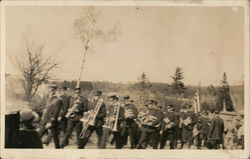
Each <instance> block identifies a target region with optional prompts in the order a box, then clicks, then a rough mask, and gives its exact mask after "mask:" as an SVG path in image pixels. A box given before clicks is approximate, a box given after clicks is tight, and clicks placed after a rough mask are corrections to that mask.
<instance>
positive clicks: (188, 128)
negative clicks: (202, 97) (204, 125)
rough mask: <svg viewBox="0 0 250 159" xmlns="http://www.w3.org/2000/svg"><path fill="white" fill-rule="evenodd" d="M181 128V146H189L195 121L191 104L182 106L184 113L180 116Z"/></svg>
mask: <svg viewBox="0 0 250 159" xmlns="http://www.w3.org/2000/svg"><path fill="white" fill-rule="evenodd" d="M180 120H181V122H180V124H181V128H182V145H181V148H185V147H186V145H188V148H189V149H190V148H191V145H192V138H193V129H194V125H195V123H196V116H195V114H194V112H193V111H192V105H187V106H185V107H184V113H183V114H182V117H181V119H180Z"/></svg>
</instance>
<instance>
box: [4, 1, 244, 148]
mask: <svg viewBox="0 0 250 159" xmlns="http://www.w3.org/2000/svg"><path fill="white" fill-rule="evenodd" d="M245 13H246V8H245V7H244V6H240V5H225V6H206V5H205V6H174V5H170V6H168V5H162V6H161V5H152V6H150V5H35V4H33V5H20V4H19V5H6V6H5V7H4V24H5V25H4V41H5V42H4V48H5V50H4V51H5V52H4V53H2V54H4V59H3V58H2V57H1V60H4V67H5V68H4V72H5V75H4V79H1V80H4V85H2V87H4V90H5V91H4V95H5V104H4V105H2V107H1V108H2V112H4V122H3V125H1V128H3V129H4V131H3V132H4V148H5V149H49V150H55V149H63V150H66V149H96V150H97V149H119V150H126V149H127V150H129V149H138V150H139V149H142V150H145V149H153V150H156V149H158V150H183V151H184V150H200V151H203V150H244V149H245V148H246V143H247V141H245V140H246V138H245V135H246V134H245V132H244V127H245V126H246V124H245V123H246V122H247V126H249V123H248V121H247V120H246V106H249V105H245V103H246V99H245V98H246V91H249V88H246V80H247V81H248V76H249V74H246V72H247V73H248V72H249V68H248V67H245V66H246V65H245V64H246V60H245V58H249V57H248V56H246V47H245V44H246V37H245V35H247V34H246V33H245V31H246V29H245V25H246V21H245V19H246V17H245V15H246V14H245ZM2 46H3V45H2ZM247 113H248V112H247ZM134 152H136V151H134ZM178 152H180V151H178Z"/></svg>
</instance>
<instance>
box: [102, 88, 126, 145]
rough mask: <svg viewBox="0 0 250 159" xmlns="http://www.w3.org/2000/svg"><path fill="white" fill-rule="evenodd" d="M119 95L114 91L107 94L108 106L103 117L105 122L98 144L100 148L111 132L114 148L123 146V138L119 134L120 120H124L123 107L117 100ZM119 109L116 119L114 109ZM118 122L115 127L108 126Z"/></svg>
mask: <svg viewBox="0 0 250 159" xmlns="http://www.w3.org/2000/svg"><path fill="white" fill-rule="evenodd" d="M118 99H119V97H118V96H117V95H116V93H110V94H109V95H108V107H107V110H106V117H105V123H104V125H103V136H102V140H101V144H100V148H101V149H105V148H106V144H107V142H108V139H109V135H110V134H111V133H112V134H113V136H114V141H115V148H116V149H121V148H122V147H123V140H122V136H121V127H120V124H121V122H122V121H124V119H125V118H124V108H123V107H121V104H120V103H119V102H118ZM116 108H118V109H119V113H118V119H116V116H115V115H114V113H115V112H114V111H115V109H116ZM116 120H117V122H118V124H117V127H116V128H114V127H109V126H110V125H111V126H114V125H115V122H116ZM110 123H112V124H110ZM115 129H116V130H115Z"/></svg>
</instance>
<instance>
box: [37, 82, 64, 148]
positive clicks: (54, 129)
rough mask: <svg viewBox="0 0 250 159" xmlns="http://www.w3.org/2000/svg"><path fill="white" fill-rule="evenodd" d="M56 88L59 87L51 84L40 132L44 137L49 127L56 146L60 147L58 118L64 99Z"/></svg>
mask: <svg viewBox="0 0 250 159" xmlns="http://www.w3.org/2000/svg"><path fill="white" fill-rule="evenodd" d="M56 89H57V87H56V86H55V85H51V86H49V98H48V100H47V102H46V107H45V109H44V112H43V115H42V119H41V124H40V127H39V130H38V133H39V136H40V137H42V136H43V135H44V134H45V132H47V131H48V129H49V130H50V131H51V134H52V138H53V140H54V143H55V148H56V149H59V148H60V143H59V132H58V120H57V119H58V116H59V113H60V111H61V106H62V101H61V100H60V99H59V98H58V97H57V96H56V93H55V92H56Z"/></svg>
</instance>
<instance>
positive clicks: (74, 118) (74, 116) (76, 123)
mask: <svg viewBox="0 0 250 159" xmlns="http://www.w3.org/2000/svg"><path fill="white" fill-rule="evenodd" d="M87 110H88V101H87V99H86V98H84V97H83V96H81V88H75V94H74V96H73V97H71V98H70V106H69V108H68V110H67V113H66V115H65V117H66V118H67V119H68V122H67V128H66V133H65V135H64V138H63V140H62V147H65V146H66V145H67V144H68V140H69V138H70V136H71V134H72V132H73V130H74V128H76V134H77V145H78V148H83V143H82V140H81V139H80V137H79V135H80V133H81V130H82V122H81V121H80V119H81V118H82V117H83V113H84V112H85V111H87Z"/></svg>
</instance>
